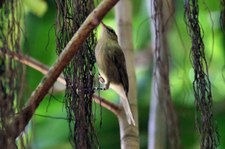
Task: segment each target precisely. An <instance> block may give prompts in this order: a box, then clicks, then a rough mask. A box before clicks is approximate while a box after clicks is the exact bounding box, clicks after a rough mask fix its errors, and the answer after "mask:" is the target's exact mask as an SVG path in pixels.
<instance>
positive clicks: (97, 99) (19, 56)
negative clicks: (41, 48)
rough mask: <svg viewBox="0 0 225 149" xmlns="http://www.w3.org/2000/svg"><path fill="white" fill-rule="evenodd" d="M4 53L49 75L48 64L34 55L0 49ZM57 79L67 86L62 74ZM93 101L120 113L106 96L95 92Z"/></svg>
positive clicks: (0, 54)
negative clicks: (100, 95)
mask: <svg viewBox="0 0 225 149" xmlns="http://www.w3.org/2000/svg"><path fill="white" fill-rule="evenodd" d="M2 55H7V56H8V57H9V58H11V59H14V60H17V61H18V62H20V63H22V64H24V65H27V66H29V67H31V68H33V69H35V70H37V71H39V72H41V73H42V74H44V75H47V73H48V71H49V68H48V66H46V65H44V64H42V63H41V62H39V61H37V60H36V59H34V58H32V57H29V56H25V55H23V54H19V53H16V52H12V51H6V52H4V53H3V52H2V50H0V56H2ZM57 81H58V82H59V83H61V84H62V85H64V86H66V81H65V79H64V77H63V76H62V75H60V76H59V77H58V78H57ZM93 101H95V102H96V103H97V104H100V105H101V106H103V107H104V108H106V109H108V110H109V111H111V112H113V113H114V114H115V115H118V113H119V112H120V108H119V106H118V105H117V104H114V103H112V102H110V101H108V100H106V99H104V98H101V97H99V96H98V95H95V94H93Z"/></svg>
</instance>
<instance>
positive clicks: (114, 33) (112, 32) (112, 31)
mask: <svg viewBox="0 0 225 149" xmlns="http://www.w3.org/2000/svg"><path fill="white" fill-rule="evenodd" d="M108 31H109V32H110V33H111V34H113V35H115V36H117V35H116V32H115V31H114V30H113V29H111V28H108Z"/></svg>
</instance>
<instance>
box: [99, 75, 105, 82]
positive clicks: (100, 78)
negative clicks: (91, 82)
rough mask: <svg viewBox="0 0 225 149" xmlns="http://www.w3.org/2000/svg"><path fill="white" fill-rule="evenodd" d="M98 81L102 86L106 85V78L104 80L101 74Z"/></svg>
mask: <svg viewBox="0 0 225 149" xmlns="http://www.w3.org/2000/svg"><path fill="white" fill-rule="evenodd" d="M98 81H99V82H100V83H101V84H104V83H105V80H104V78H103V77H102V76H101V75H100V74H98Z"/></svg>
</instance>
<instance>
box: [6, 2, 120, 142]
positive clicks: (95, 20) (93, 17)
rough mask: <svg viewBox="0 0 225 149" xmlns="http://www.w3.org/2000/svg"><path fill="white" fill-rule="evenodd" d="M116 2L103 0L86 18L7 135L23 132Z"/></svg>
mask: <svg viewBox="0 0 225 149" xmlns="http://www.w3.org/2000/svg"><path fill="white" fill-rule="evenodd" d="M118 1H119V0H104V1H103V2H102V3H101V4H100V5H99V6H98V7H97V8H95V9H94V10H93V11H92V13H91V14H90V15H89V16H88V17H87V19H86V20H85V21H84V23H83V24H82V26H81V27H80V28H79V30H78V31H77V32H76V33H75V34H74V36H73V37H72V39H71V41H70V42H69V43H68V44H67V46H66V47H65V49H64V50H63V52H62V53H61V54H60V55H59V58H58V60H57V61H56V62H55V64H54V65H53V66H52V67H51V68H50V70H49V71H48V73H47V75H46V76H45V77H44V78H43V79H42V81H41V82H40V83H39V85H38V86H37V88H36V90H35V91H34V92H33V93H32V95H31V97H30V99H29V102H28V104H27V106H26V107H25V108H24V109H23V110H22V111H21V112H20V113H19V114H18V115H17V116H15V118H13V120H12V121H11V122H10V123H9V124H8V126H7V128H6V131H7V133H8V134H9V135H11V136H12V137H14V138H16V137H17V136H18V135H19V134H20V133H21V132H22V131H23V130H24V128H25V127H26V125H27V124H28V122H29V120H30V119H31V117H32V116H33V114H34V112H35V110H36V108H37V107H38V105H39V104H40V102H41V101H42V100H43V98H44V97H45V95H46V94H47V93H48V90H49V89H50V88H51V87H52V85H53V84H54V82H55V81H56V79H57V78H58V77H59V75H60V74H61V72H62V71H63V69H64V68H65V67H66V65H67V64H68V63H69V61H70V60H71V59H72V58H73V56H74V55H75V54H76V52H77V51H78V49H79V47H80V46H81V45H82V43H83V42H84V41H85V39H86V38H87V37H88V36H89V34H90V33H91V32H92V30H93V29H94V28H96V27H97V25H98V24H99V23H100V21H101V20H102V18H103V17H104V16H105V15H106V13H107V12H108V11H109V10H110V9H111V8H112V7H113V6H114V5H115V4H116V3H117V2H118Z"/></svg>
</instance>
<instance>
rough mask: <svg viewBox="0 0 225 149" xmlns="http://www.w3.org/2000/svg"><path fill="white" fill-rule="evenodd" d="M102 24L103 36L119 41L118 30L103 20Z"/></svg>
mask: <svg viewBox="0 0 225 149" xmlns="http://www.w3.org/2000/svg"><path fill="white" fill-rule="evenodd" d="M101 26H102V35H101V38H105V39H111V40H116V41H117V35H116V32H115V31H114V30H113V29H112V28H111V27H109V26H107V25H105V24H104V23H103V22H101Z"/></svg>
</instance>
